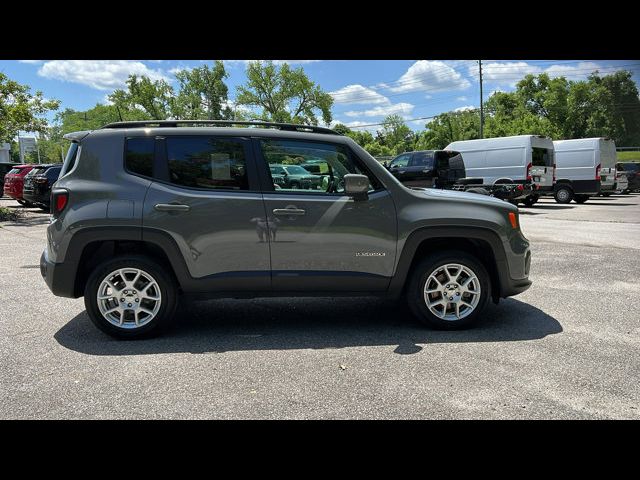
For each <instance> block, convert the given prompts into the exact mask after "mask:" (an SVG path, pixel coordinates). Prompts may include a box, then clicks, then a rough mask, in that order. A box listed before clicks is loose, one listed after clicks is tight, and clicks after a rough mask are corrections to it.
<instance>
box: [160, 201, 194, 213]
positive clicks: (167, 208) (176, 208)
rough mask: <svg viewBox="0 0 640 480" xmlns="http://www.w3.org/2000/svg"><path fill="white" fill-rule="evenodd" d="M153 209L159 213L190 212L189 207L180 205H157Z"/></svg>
mask: <svg viewBox="0 0 640 480" xmlns="http://www.w3.org/2000/svg"><path fill="white" fill-rule="evenodd" d="M153 208H155V209H156V210H158V211H159V212H188V211H189V210H191V207H190V206H189V205H182V204H181V203H158V204H156V206H155V207H153Z"/></svg>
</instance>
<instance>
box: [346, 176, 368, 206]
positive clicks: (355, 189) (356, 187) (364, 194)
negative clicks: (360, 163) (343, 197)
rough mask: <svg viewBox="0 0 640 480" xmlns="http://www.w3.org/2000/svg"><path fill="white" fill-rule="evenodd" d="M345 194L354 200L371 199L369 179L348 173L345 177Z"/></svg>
mask: <svg viewBox="0 0 640 480" xmlns="http://www.w3.org/2000/svg"><path fill="white" fill-rule="evenodd" d="M344 192H345V193H346V194H347V195H349V196H350V197H353V199H354V200H356V201H358V200H368V199H369V193H368V192H369V178H368V177H367V176H366V175H357V174H355V173H348V174H347V175H345V176H344Z"/></svg>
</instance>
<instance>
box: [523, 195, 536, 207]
mask: <svg viewBox="0 0 640 480" xmlns="http://www.w3.org/2000/svg"><path fill="white" fill-rule="evenodd" d="M539 198H540V197H539V196H538V195H529V196H528V197H525V198H524V199H523V200H522V203H524V206H525V207H533V205H534V204H535V203H536V202H537V201H538V199H539Z"/></svg>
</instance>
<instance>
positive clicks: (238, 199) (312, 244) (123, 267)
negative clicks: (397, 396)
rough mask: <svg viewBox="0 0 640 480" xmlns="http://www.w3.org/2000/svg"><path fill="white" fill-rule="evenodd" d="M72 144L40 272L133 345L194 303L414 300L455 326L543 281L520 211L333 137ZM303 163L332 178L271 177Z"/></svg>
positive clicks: (157, 134) (212, 134) (416, 309)
mask: <svg viewBox="0 0 640 480" xmlns="http://www.w3.org/2000/svg"><path fill="white" fill-rule="evenodd" d="M238 126H243V127H245V128H232V127H238ZM65 138H66V139H68V140H70V141H71V142H72V144H71V147H70V149H69V152H68V154H67V158H66V160H65V162H64V166H63V168H62V171H61V174H60V178H59V179H58V181H57V182H56V184H55V186H54V188H53V191H52V207H51V211H52V221H51V224H50V225H49V226H48V228H47V239H48V243H47V247H46V249H45V250H44V252H43V254H42V256H41V260H40V269H41V274H42V276H43V277H44V279H45V281H46V283H47V285H48V286H49V288H50V289H51V290H52V292H53V293H54V294H56V295H59V296H63V297H72V298H76V297H79V296H82V295H84V301H85V306H86V308H87V312H88V314H89V317H90V318H91V320H92V321H93V322H94V324H95V325H96V326H97V327H98V328H100V329H102V330H103V331H105V332H107V333H108V334H110V335H113V336H116V337H119V338H133V337H136V338H137V337H142V336H148V335H151V334H155V333H158V332H160V331H161V330H162V329H164V328H165V327H167V325H169V323H170V322H171V320H172V319H173V317H174V313H175V310H176V304H177V303H176V302H177V300H178V297H179V296H180V295H187V294H191V295H196V296H198V297H201V296H205V297H233V298H249V297H265V296H286V297H288V296H303V297H305V296H306V297H308V296H323V297H328V296H334V295H341V296H371V295H376V296H385V297H389V298H400V297H404V298H405V299H406V300H407V302H408V305H409V307H410V308H411V310H412V311H413V313H414V314H415V315H416V317H417V318H418V319H419V320H421V321H423V322H425V323H427V324H429V325H432V326H434V327H437V328H445V329H455V328H464V327H469V326H471V325H473V324H475V323H476V322H477V321H478V320H480V319H481V313H482V310H483V308H484V307H485V305H486V304H487V302H488V301H489V300H493V301H494V302H496V303H497V302H498V300H499V299H500V298H504V297H508V296H511V295H516V294H518V293H520V292H522V291H524V290H526V289H527V288H528V287H529V286H530V285H531V281H530V280H529V278H528V276H529V267H530V262H531V252H530V248H529V242H528V241H527V239H526V238H525V237H524V236H523V234H522V231H521V230H520V225H519V218H518V209H517V207H515V206H513V205H511V204H509V203H507V202H503V201H501V200H498V199H495V198H491V197H489V196H485V195H477V194H469V193H464V192H451V191H446V190H434V189H424V190H412V189H409V188H406V187H404V186H403V185H402V184H401V183H400V182H399V181H398V180H397V179H396V178H395V177H394V176H393V175H391V174H390V173H389V172H388V171H387V170H386V169H385V168H384V167H383V166H382V165H380V164H379V163H378V162H377V161H376V160H375V159H374V158H373V157H371V155H369V154H368V153H367V152H366V151H365V150H364V149H363V148H361V147H360V146H359V145H358V144H357V143H355V142H354V141H353V140H352V139H350V138H349V137H346V136H343V135H340V134H338V133H336V132H334V131H333V130H330V129H327V128H321V127H311V126H306V125H291V124H277V123H265V122H259V123H252V122H232V121H228V122H225V121H149V122H121V123H115V124H110V125H107V126H105V127H103V128H102V129H99V130H94V131H85V132H76V133H72V134H68V135H65ZM291 159H296V160H295V161H296V162H298V163H300V164H303V163H304V162H305V161H307V160H314V162H309V163H319V162H317V160H318V159H322V160H324V162H325V163H326V171H327V179H326V181H324V182H323V183H322V184H321V185H320V188H318V185H315V184H312V183H309V184H308V185H306V186H305V184H301V185H300V186H299V187H297V188H290V187H291V185H289V187H286V186H285V187H280V186H279V185H278V182H277V181H276V178H277V177H276V175H277V173H275V174H274V173H272V167H274V166H278V165H284V164H286V163H287V162H290V161H293V160H291ZM323 169H324V168H323Z"/></svg>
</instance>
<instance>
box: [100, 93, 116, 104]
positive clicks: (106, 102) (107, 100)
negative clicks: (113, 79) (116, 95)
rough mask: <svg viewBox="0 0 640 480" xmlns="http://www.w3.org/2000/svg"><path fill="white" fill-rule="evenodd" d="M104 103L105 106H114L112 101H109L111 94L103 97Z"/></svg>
mask: <svg viewBox="0 0 640 480" xmlns="http://www.w3.org/2000/svg"><path fill="white" fill-rule="evenodd" d="M102 103H103V104H104V105H113V102H112V101H111V100H109V94H108V93H106V94H105V95H104V97H102Z"/></svg>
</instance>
